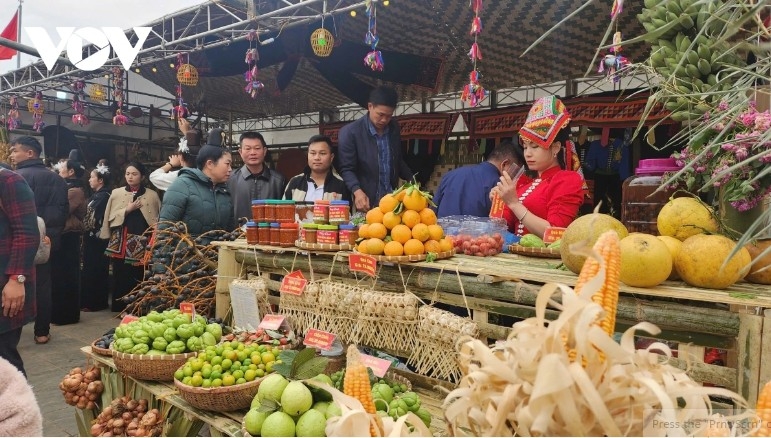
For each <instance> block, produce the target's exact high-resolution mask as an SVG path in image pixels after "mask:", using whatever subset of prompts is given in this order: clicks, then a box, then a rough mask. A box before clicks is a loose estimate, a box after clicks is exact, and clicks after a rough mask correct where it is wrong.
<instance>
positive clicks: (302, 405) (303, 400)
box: [281, 380, 313, 415]
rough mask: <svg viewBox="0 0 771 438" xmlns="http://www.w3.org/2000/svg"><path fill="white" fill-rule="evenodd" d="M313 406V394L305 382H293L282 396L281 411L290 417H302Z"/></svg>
mask: <svg viewBox="0 0 771 438" xmlns="http://www.w3.org/2000/svg"><path fill="white" fill-rule="evenodd" d="M311 406H313V394H311V390H310V389H308V387H307V386H305V384H304V383H303V382H300V381H297V380H295V381H292V382H289V385H287V386H286V389H284V392H283V394H281V410H282V411H284V412H286V413H287V414H289V415H302V414H304V413H305V412H307V411H308V409H310V408H311Z"/></svg>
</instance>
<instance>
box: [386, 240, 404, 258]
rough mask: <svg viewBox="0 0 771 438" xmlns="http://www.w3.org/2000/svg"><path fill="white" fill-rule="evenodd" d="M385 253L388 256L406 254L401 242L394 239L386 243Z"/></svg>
mask: <svg viewBox="0 0 771 438" xmlns="http://www.w3.org/2000/svg"><path fill="white" fill-rule="evenodd" d="M383 254H385V255H387V256H400V255H404V247H403V246H402V244H401V243H399V242H397V241H395V240H392V241H390V242H388V243H386V246H385V248H383Z"/></svg>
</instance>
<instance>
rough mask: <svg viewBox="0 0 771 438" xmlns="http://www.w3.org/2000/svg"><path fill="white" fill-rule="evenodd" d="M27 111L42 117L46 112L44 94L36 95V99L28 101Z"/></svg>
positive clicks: (38, 93)
mask: <svg viewBox="0 0 771 438" xmlns="http://www.w3.org/2000/svg"><path fill="white" fill-rule="evenodd" d="M27 110H28V111H29V112H31V113H32V114H33V115H36V114H40V115H42V114H43V113H44V112H45V105H44V104H43V93H41V92H39V91H38V92H37V93H35V98H34V99H30V100H28V101H27Z"/></svg>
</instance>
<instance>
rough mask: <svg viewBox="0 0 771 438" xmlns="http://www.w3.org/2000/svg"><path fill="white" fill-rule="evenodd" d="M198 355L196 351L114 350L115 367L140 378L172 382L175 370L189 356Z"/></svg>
mask: <svg viewBox="0 0 771 438" xmlns="http://www.w3.org/2000/svg"><path fill="white" fill-rule="evenodd" d="M196 355H198V353H196V352H190V353H183V354H158V355H150V354H129V353H121V352H120V351H116V350H112V359H113V362H115V368H117V369H118V371H119V372H121V373H122V374H125V375H127V376H129V377H133V378H135V379H140V380H154V381H157V382H171V381H172V380H174V372H175V371H177V368H179V367H181V366H182V365H184V364H185V362H187V359H188V358H189V357H195V356H196Z"/></svg>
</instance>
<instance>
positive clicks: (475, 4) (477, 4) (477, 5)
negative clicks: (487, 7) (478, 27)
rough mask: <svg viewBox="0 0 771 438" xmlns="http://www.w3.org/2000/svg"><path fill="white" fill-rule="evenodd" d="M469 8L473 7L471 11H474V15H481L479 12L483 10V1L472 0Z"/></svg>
mask: <svg viewBox="0 0 771 438" xmlns="http://www.w3.org/2000/svg"><path fill="white" fill-rule="evenodd" d="M469 6H471V10H472V11H474V14H476V15H479V12H480V11H481V10H482V0H470V1H469Z"/></svg>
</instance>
